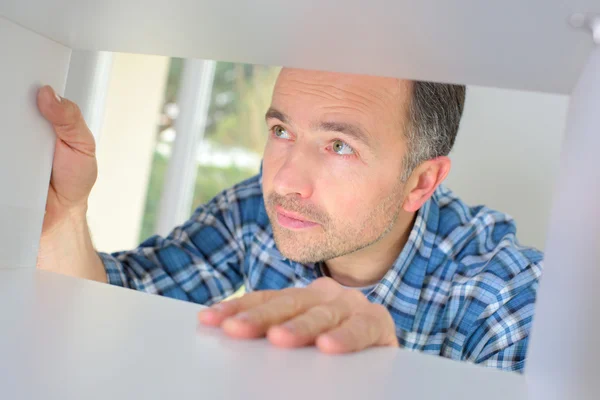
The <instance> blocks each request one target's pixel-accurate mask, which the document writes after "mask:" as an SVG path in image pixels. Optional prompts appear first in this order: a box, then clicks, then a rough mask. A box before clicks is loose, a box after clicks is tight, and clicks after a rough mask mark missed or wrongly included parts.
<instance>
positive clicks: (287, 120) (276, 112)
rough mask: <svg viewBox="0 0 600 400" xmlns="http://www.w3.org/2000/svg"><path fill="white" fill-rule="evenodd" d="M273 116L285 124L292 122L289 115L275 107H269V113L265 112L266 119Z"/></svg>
mask: <svg viewBox="0 0 600 400" xmlns="http://www.w3.org/2000/svg"><path fill="white" fill-rule="evenodd" d="M271 118H275V119H278V120H280V121H281V122H283V123H285V124H289V123H290V118H289V117H288V116H287V115H285V114H284V113H282V112H281V111H279V110H278V109H276V108H273V107H269V109H268V110H267V113H266V114H265V120H269V119H271Z"/></svg>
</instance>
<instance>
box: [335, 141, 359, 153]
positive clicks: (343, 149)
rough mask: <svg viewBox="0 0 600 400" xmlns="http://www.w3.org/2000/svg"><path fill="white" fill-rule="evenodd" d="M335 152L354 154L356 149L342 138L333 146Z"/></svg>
mask: <svg viewBox="0 0 600 400" xmlns="http://www.w3.org/2000/svg"><path fill="white" fill-rule="evenodd" d="M331 148H332V150H333V152H334V153H336V154H339V155H350V154H354V150H353V149H352V147H350V146H349V145H348V144H347V143H345V142H342V141H341V140H336V141H335V142H333V144H332V146H331Z"/></svg>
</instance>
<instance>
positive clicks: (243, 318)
mask: <svg viewBox="0 0 600 400" xmlns="http://www.w3.org/2000/svg"><path fill="white" fill-rule="evenodd" d="M232 318H233V319H236V320H238V321H244V322H250V319H251V318H250V314H249V313H247V312H241V313H239V314H236V315H234V316H233V317H232Z"/></svg>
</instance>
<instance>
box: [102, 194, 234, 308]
mask: <svg viewBox="0 0 600 400" xmlns="http://www.w3.org/2000/svg"><path fill="white" fill-rule="evenodd" d="M240 207H241V206H240V201H239V199H238V198H237V197H236V191H235V190H234V189H233V188H232V189H229V190H228V191H225V192H223V193H221V194H220V195H218V196H217V197H215V198H214V199H213V200H212V201H211V202H210V203H208V204H206V205H204V206H201V207H200V208H198V209H197V210H196V212H195V213H194V215H193V216H192V217H191V218H190V219H189V220H188V221H187V222H186V223H185V224H183V225H182V226H179V227H177V228H175V229H174V230H173V231H172V232H171V233H170V234H169V236H168V237H166V238H163V237H160V236H153V237H151V238H150V239H148V240H146V241H145V242H143V243H142V244H141V245H140V246H139V247H138V248H137V249H134V250H131V251H123V252H118V253H113V254H106V253H99V255H100V258H101V259H102V261H103V263H104V267H105V269H106V276H107V279H108V282H109V283H110V284H113V285H118V286H123V287H127V288H131V289H136V290H140V291H144V292H147V293H152V294H160V295H163V296H167V297H172V298H177V299H181V300H187V301H193V302H196V303H200V304H205V305H210V304H213V303H217V302H219V301H221V300H223V299H225V298H226V297H228V296H230V295H231V294H233V293H234V292H235V291H236V290H237V289H238V288H239V287H240V286H241V285H242V283H243V272H242V265H243V261H244V254H245V248H244V243H243V240H242V237H241V235H242V231H243V226H242V222H241V217H240V215H241V212H240Z"/></svg>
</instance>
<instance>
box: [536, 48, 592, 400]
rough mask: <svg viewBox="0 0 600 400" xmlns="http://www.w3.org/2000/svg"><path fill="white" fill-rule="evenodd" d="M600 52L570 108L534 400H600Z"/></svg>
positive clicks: (544, 283)
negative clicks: (599, 165)
mask: <svg viewBox="0 0 600 400" xmlns="http://www.w3.org/2000/svg"><path fill="white" fill-rule="evenodd" d="M598 71H600V45H599V46H597V48H596V49H595V50H594V52H593V53H592V55H591V57H590V59H589V62H588V64H587V67H586V68H585V70H584V71H583V74H582V76H581V78H580V80H579V83H578V84H577V86H576V87H575V89H574V91H573V94H572V96H571V102H570V104H569V115H568V119H567V130H566V136H565V143H564V147H563V153H562V157H561V164H560V166H561V170H560V173H559V175H558V180H557V184H556V191H555V198H554V202H553V207H552V217H551V219H550V232H549V234H548V244H547V252H546V266H545V269H544V273H543V275H542V279H541V283H540V289H539V292H538V300H537V304H536V314H535V317H534V320H533V331H532V337H531V345H530V348H529V360H528V361H527V366H526V376H527V378H528V380H529V386H530V389H531V393H532V396H531V397H530V399H531V400H546V399H547V400H559V399H600V380H599V379H598V377H599V376H600V364H598V359H599V358H600V345H599V344H598V334H599V331H600V312H599V311H598V306H599V305H600V293H599V290H598V288H599V287H600V168H598V149H599V148H600V112H599V111H600V75H599V74H598Z"/></svg>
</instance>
